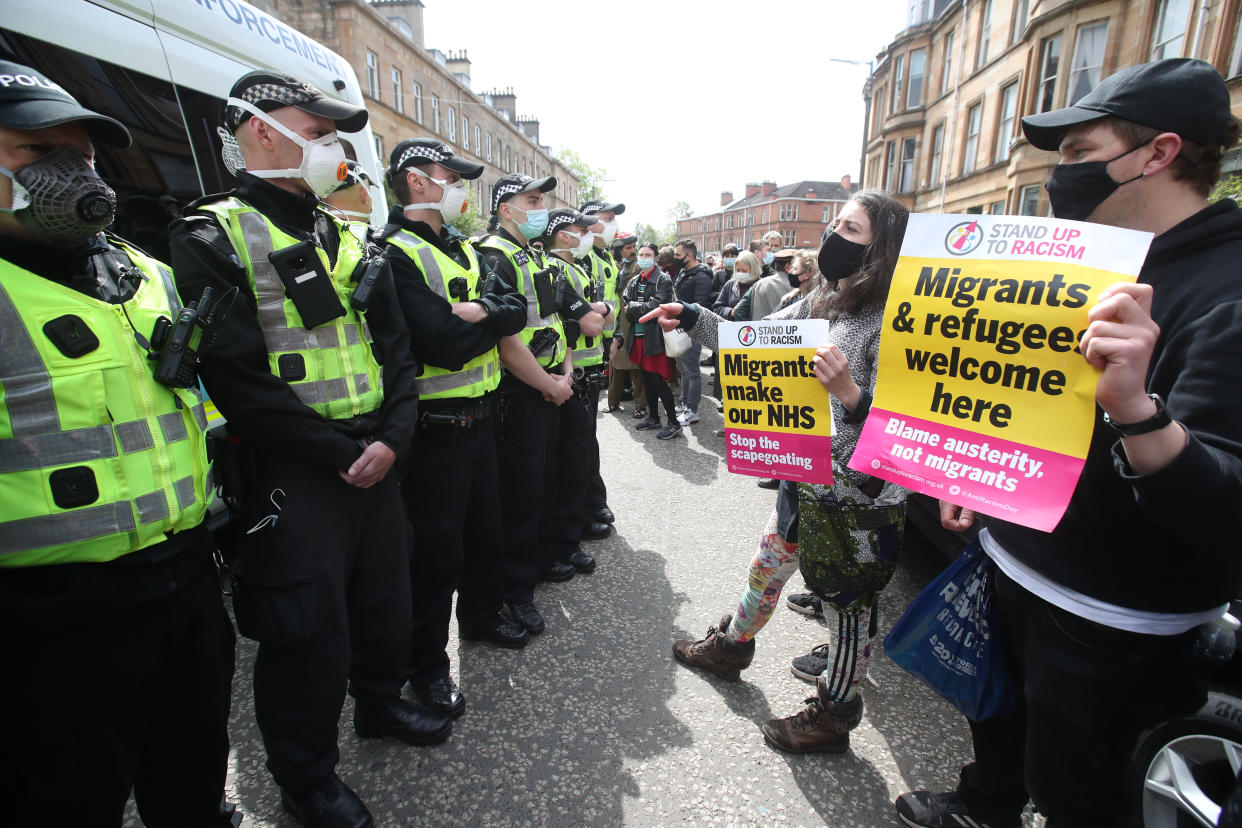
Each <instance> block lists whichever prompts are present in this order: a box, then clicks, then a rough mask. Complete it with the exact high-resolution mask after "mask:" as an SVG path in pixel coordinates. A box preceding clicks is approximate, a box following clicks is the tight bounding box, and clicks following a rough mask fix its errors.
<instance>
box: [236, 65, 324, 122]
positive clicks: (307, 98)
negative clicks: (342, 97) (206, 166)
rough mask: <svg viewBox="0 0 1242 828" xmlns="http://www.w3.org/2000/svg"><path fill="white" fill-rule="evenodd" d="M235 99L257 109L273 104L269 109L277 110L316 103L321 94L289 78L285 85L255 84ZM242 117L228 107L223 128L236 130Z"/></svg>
mask: <svg viewBox="0 0 1242 828" xmlns="http://www.w3.org/2000/svg"><path fill="white" fill-rule="evenodd" d="M236 97H237V98H239V99H240V100H243V101H245V102H246V103H248V104H254V106H255V107H256V108H258V109H263V107H262V106H260V104H263V103H274V104H276V106H274V107H271V108H272V109H278V108H280V107H282V106H301V105H302V104H308V103H310V102H311V101H317V100H319V99H320V98H322V97H323V93H322V92H320V91H319V90H318V89H316V88H315V87H313V86H311V85H310V84H309V83H307V82H306V81H300V80H297V79H296V78H290V79H289V80H288V81H287V82H285V83H256V84H254V85H253V86H249V87H247V88H246V90H245V91H244V92H242V93H241V94H240V95H237V96H236ZM264 111H266V110H264ZM244 115H245V112H244V111H243V110H241V109H239V108H238V107H235V106H230V107H228V108H227V110H226V112H225V122H226V123H225V126H227V127H228V128H229V129H230V130H236V129H237V125H238V124H240V123H241V122H242V118H243V116H244Z"/></svg>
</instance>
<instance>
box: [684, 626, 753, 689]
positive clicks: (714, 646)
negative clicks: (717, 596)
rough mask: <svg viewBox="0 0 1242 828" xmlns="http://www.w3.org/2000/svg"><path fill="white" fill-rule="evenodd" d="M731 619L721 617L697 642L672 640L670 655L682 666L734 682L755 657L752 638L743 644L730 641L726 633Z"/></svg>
mask: <svg viewBox="0 0 1242 828" xmlns="http://www.w3.org/2000/svg"><path fill="white" fill-rule="evenodd" d="M732 620H733V616H732V615H726V616H725V617H723V618H721V619H720V623H719V624H717V625H716V626H714V627H710V628H709V629H708V630H707V635H706V636H705V637H703V638H702V639H700V640H699V641H690V640H682V641H674V642H673V655H674V656H676V657H677V660H678V661H680V662H682V663H683V664H689V665H690V666H691V667H702V668H703V669H704V670H707V671H709V672H712V673H715V674H716V675H718V676H720V677H721V678H722V679H725V680H726V681H737V680H738V678H740V677H741V673H742V671H743V670H745V669H746V668H747V667H749V666H750V662H751V659H753V658H754V657H755V639H753V638H752V639H751V640H750V641H747V642H745V643H739V642H737V641H733V640H731V639H730V638H729V635H728V633H729V622H730V621H732Z"/></svg>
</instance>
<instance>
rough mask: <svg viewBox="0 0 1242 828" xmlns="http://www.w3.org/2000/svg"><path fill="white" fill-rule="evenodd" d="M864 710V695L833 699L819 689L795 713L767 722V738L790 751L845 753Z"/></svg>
mask: <svg viewBox="0 0 1242 828" xmlns="http://www.w3.org/2000/svg"><path fill="white" fill-rule="evenodd" d="M862 712H863V700H862V696H855V697H854V698H853V699H851V700H850V701H847V702H832V701H824V700H822V699H820V697H819V694H818V693H816V694H815V695H814V696H811V697H810V698H808V699H807V700H806V707H804V708H802V710H800V711H798V712H797V713H795V714H794V715H792V716H787V717H785V718H784V719H772V720H771V721H770V722H767V723H766V724H764V726H763V740H764V741H765V742H767V743H768V744H769V745H771V746H772V747H774V748H776V749H777V750H783V751H785V752H786V753H844V752H845V751H847V750H849V747H850V731H851V730H853V729H854V728H856V727H858V723H859V722H861V721H862Z"/></svg>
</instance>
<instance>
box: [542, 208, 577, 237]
mask: <svg viewBox="0 0 1242 828" xmlns="http://www.w3.org/2000/svg"><path fill="white" fill-rule="evenodd" d="M577 221H578V214H577V213H574V212H559V211H553V213H552V214H551V215H550V216H549V217H548V229H547V230H544V231H543V234H544V236H545V237H547V238H549V239H551V238H555V236H556V231H558V230H560V229H561V228H562V227H568V226H569V225H571V224H574V223H575V222H577Z"/></svg>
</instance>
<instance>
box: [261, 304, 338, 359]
mask: <svg viewBox="0 0 1242 828" xmlns="http://www.w3.org/2000/svg"><path fill="white" fill-rule="evenodd" d="M282 319H283V311H282ZM264 324H266V323H264ZM263 340H264V342H266V343H267V348H268V350H269V351H270V352H272V353H276V352H277V351H305V350H309V349H311V348H337V347H340V344H341V337H340V335H339V334H338V333H337V332H336V328H335V327H323V326H320V327H318V328H315V329H314V330H310V331H308V330H306V329H305V328H277V329H273V330H270V331H269V330H268V329H267V328H264V329H263Z"/></svg>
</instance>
